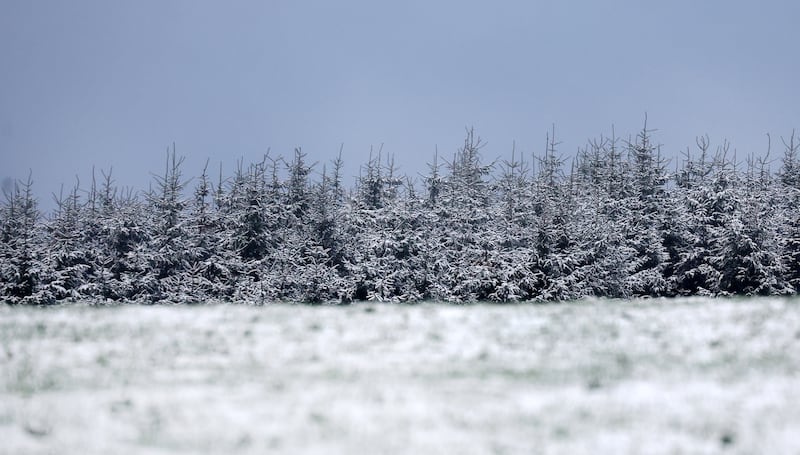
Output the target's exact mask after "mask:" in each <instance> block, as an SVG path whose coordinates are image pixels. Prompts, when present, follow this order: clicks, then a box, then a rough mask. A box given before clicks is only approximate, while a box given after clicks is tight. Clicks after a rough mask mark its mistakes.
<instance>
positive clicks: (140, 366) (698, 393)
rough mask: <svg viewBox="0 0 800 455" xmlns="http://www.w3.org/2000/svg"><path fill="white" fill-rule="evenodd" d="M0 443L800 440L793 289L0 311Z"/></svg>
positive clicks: (55, 446)
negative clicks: (710, 294)
mask: <svg viewBox="0 0 800 455" xmlns="http://www.w3.org/2000/svg"><path fill="white" fill-rule="evenodd" d="M0 340H2V351H0V453H9V454H25V453H59V454H60V453H76V454H78V453H80V454H83V453H114V454H120V453H187V454H188V453H265V452H281V453H443V454H444V453H447V454H450V453H569V454H573V453H670V454H671V453H723V452H724V453H741V454H749V453H769V454H781V453H800V376H799V375H798V373H800V301H798V300H781V299H751V300H703V299H689V300H672V301H670V300H649V301H634V302H609V301H597V302H594V301H589V302H577V303H571V304H560V305H466V306H453V305H444V304H421V305H388V304H377V305H376V304H355V305H351V306H339V307H332V306H322V307H310V306H302V305H270V306H264V307H254V306H246V305H208V306H152V307H148V306H135V305H128V306H111V307H92V306H88V305H70V306H61V307H54V308H25V307H9V306H5V305H0Z"/></svg>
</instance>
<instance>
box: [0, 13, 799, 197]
mask: <svg viewBox="0 0 800 455" xmlns="http://www.w3.org/2000/svg"><path fill="white" fill-rule="evenodd" d="M799 13H800V2H796V1H789V0H787V1H760V2H755V1H735V0H734V1H721V0H711V1H699V0H693V1H686V0H675V1H669V2H666V1H659V2H655V1H649V2H648V1H641V0H639V1H614V0H612V1H602V2H601V1H566V0H560V1H536V0H529V1H505V2H488V1H484V2H478V1H464V0H457V1H456V0H452V1H438V2H436V1H418V0H410V1H403V2H380V1H374V0H373V1H368V0H341V1H337V2H333V1H303V0H294V1H275V0H273V1H266V0H265V1H231V2H210V1H189V0H186V1H170V0H139V1H109V0H96V1H87V0H75V1H55V0H53V1H43V0H2V1H0V59H2V61H1V62H0V177H4V176H12V177H24V176H25V175H27V172H28V169H29V168H30V169H32V170H33V176H34V180H35V182H36V187H37V193H38V194H39V195H40V196H41V197H42V198H43V199H44V198H47V197H48V196H47V195H48V194H49V193H50V192H52V191H57V190H58V187H59V186H60V184H61V183H65V184H66V185H71V184H72V182H73V181H74V176H75V175H76V174H79V175H80V176H81V178H82V180H83V181H84V182H85V181H86V179H87V177H88V174H89V171H90V170H91V167H92V165H95V166H96V167H97V168H98V169H100V168H108V167H110V166H113V167H114V173H115V175H116V177H117V180H118V182H119V183H120V184H121V185H131V186H135V187H137V188H142V187H146V185H147V184H148V182H149V181H150V172H152V171H155V172H158V171H159V170H160V169H161V168H162V163H163V159H164V152H165V150H166V148H167V146H168V145H169V144H171V143H172V142H173V141H175V142H176V143H177V147H178V153H179V154H183V155H185V156H186V157H187V168H186V172H187V173H188V174H190V175H195V174H196V173H197V171H198V169H199V168H200V167H201V166H202V164H203V163H204V162H205V160H206V159H207V158H208V159H210V160H211V163H212V166H213V167H214V168H216V167H217V166H218V163H219V162H220V161H221V162H222V163H223V166H224V169H225V170H226V171H230V170H232V169H233V168H234V166H235V163H236V161H237V159H238V158H240V157H243V158H244V159H245V161H252V160H258V159H259V157H260V156H261V155H262V154H263V153H264V152H265V151H266V150H267V148H270V147H271V148H272V150H273V152H274V153H281V154H284V155H289V154H291V152H292V150H293V148H294V147H295V146H302V147H303V149H304V150H305V151H306V152H308V154H309V156H310V159H311V160H313V161H321V162H325V161H328V160H329V159H332V158H334V157H335V155H336V153H337V151H338V148H339V144H340V143H344V150H345V161H346V163H347V164H348V167H347V171H348V174H350V175H354V174H355V173H356V172H357V168H358V166H359V165H360V164H362V163H363V162H365V161H366V159H367V157H368V155H369V148H370V145H375V146H376V147H377V146H379V145H380V144H381V143H384V144H385V145H384V151H385V152H386V153H393V154H394V155H395V158H396V161H397V163H398V164H399V165H400V167H401V170H402V171H405V172H407V173H410V174H415V173H416V172H418V171H421V170H423V169H424V163H425V162H427V161H430V160H431V158H432V155H433V151H434V147H435V146H436V145H438V147H439V150H440V153H441V154H443V155H445V156H449V155H450V154H451V153H452V152H453V151H454V150H455V149H456V148H457V147H458V145H459V144H460V142H461V141H462V138H463V134H464V127H465V126H469V125H473V126H475V128H476V131H477V132H478V133H479V134H480V135H481V136H482V137H483V138H484V139H486V140H487V142H488V146H487V148H486V149H485V151H484V154H485V155H486V156H487V158H494V157H497V156H507V155H508V154H509V153H510V149H511V143H512V141H514V140H515V141H516V143H517V149H518V150H520V151H522V152H523V153H525V154H530V153H531V152H533V151H536V152H539V151H541V149H542V148H543V145H544V137H545V133H546V132H547V131H548V130H549V129H550V126H551V124H553V123H555V125H556V132H557V135H558V137H559V139H560V140H561V141H562V145H561V147H560V151H561V152H562V153H563V154H564V155H570V154H572V153H574V151H575V150H576V149H577V148H578V147H579V146H581V145H583V144H584V143H585V141H586V139H587V138H589V137H596V136H599V135H600V134H601V133H609V132H610V126H611V124H612V123H613V124H615V125H616V130H617V132H618V133H619V134H620V135H627V134H630V133H635V132H636V130H637V129H638V128H639V127H640V126H641V122H642V119H643V114H644V112H647V113H648V114H649V118H650V125H651V126H653V127H655V128H658V130H659V131H658V132H657V133H656V139H657V140H658V141H659V142H660V143H662V144H663V145H664V151H665V152H667V153H668V154H670V155H675V154H676V153H677V152H678V151H679V150H682V149H685V148H686V146H689V145H692V144H694V138H695V136H697V135H700V134H703V133H708V134H709V135H710V136H711V138H712V141H714V142H720V141H721V140H722V139H723V138H727V139H729V140H730V141H731V142H732V143H733V146H734V147H735V148H737V149H738V151H739V154H740V155H744V154H746V153H749V152H755V153H762V152H763V151H764V150H765V148H766V136H765V134H766V133H768V132H770V133H772V134H773V135H774V137H777V136H779V135H788V134H790V132H791V130H792V128H794V127H800V121H799V120H800V103H799V102H798V101H800V90H798V85H797V80H798V75H799V74H800V71H798V70H800V60H798V59H799V56H798V47H797V46H798V43H800V27H798V20H800V14H799Z"/></svg>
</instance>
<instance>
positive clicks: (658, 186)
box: [0, 122, 800, 304]
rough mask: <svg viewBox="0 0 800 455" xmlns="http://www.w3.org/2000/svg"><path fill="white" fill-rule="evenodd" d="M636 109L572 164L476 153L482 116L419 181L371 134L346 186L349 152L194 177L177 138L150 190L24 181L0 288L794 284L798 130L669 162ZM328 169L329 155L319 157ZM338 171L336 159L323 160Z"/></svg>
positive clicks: (486, 293) (677, 291)
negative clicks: (372, 142)
mask: <svg viewBox="0 0 800 455" xmlns="http://www.w3.org/2000/svg"><path fill="white" fill-rule="evenodd" d="M653 132H654V130H650V129H648V127H647V124H646V122H645V125H644V127H643V128H642V130H641V131H640V132H639V133H638V134H637V135H636V136H635V137H634V138H633V139H630V140H629V141H621V140H620V139H619V138H617V137H616V135H615V133H614V132H613V131H612V134H611V136H610V137H601V138H599V139H596V140H591V141H589V143H588V144H587V146H586V147H585V148H583V149H582V150H580V151H579V153H578V154H577V155H576V156H575V157H574V159H573V160H572V161H571V166H570V167H569V169H567V165H566V164H567V163H568V162H569V161H567V159H565V158H564V157H562V156H561V155H560V154H559V153H558V150H557V148H558V145H559V143H558V142H557V141H556V139H555V131H552V132H549V133H548V134H547V137H546V139H547V140H546V144H545V147H544V150H543V153H542V154H541V156H534V157H532V159H526V158H525V157H522V156H521V155H520V154H518V153H517V151H516V148H515V147H512V151H511V154H510V155H511V156H510V157H509V158H506V159H500V160H497V161H494V162H487V161H486V160H485V158H484V156H483V155H484V153H485V143H484V142H483V141H482V140H481V139H480V138H479V137H478V136H477V135H476V134H475V132H474V131H473V130H472V129H468V130H467V131H466V135H465V139H464V143H463V145H462V146H461V147H460V148H458V149H457V150H456V152H455V154H454V155H453V157H452V159H451V160H442V159H441V158H440V157H439V155H438V152H437V154H436V155H435V156H434V159H433V164H431V165H430V169H429V172H428V173H427V175H424V176H422V177H421V179H420V180H419V181H418V182H417V181H415V180H414V179H410V178H408V177H406V176H402V175H400V174H399V173H398V171H397V168H396V167H395V165H394V160H393V159H392V158H391V157H389V158H388V159H387V158H386V157H385V156H383V154H382V153H381V151H380V150H379V151H378V153H376V154H371V155H370V158H369V160H368V162H367V163H366V164H365V165H364V166H363V168H362V171H361V175H360V176H359V177H358V179H357V181H356V182H355V187H354V188H353V189H352V190H350V191H348V190H347V189H346V188H345V184H344V183H343V181H342V168H343V163H342V159H341V152H340V154H339V156H338V157H337V159H336V160H334V161H333V162H332V163H329V164H330V165H331V166H330V168H329V167H328V166H327V165H322V166H317V165H316V164H309V163H308V162H307V155H306V154H305V153H304V152H303V151H302V150H301V149H299V148H298V149H296V150H295V151H294V154H293V155H292V157H291V159H290V160H287V161H284V160H283V159H282V158H274V157H271V156H270V155H269V154H267V155H266V156H265V157H264V159H263V160H262V161H260V162H258V163H253V164H249V165H244V164H243V163H241V162H240V163H239V164H238V166H237V168H236V170H235V172H234V174H233V175H232V176H231V177H230V178H225V177H224V176H223V174H222V171H221V170H220V175H219V179H218V180H217V181H216V182H212V179H211V178H210V176H209V175H208V172H207V171H208V166H206V168H204V170H203V172H202V174H201V175H200V176H199V177H198V178H197V179H195V180H193V183H192V184H191V186H190V182H192V181H191V180H188V179H184V177H183V172H182V166H183V161H184V160H183V158H182V157H180V156H177V155H176V152H175V148H174V145H173V148H172V150H168V152H167V162H166V168H165V169H164V173H163V174H161V175H158V176H156V177H154V180H153V185H152V186H151V189H150V190H149V191H147V192H146V193H144V194H143V197H140V196H138V195H136V194H134V193H132V192H131V191H130V190H127V191H126V190H121V189H119V188H117V187H116V185H115V183H114V180H113V179H112V177H111V171H108V172H102V173H101V175H102V179H101V181H100V183H99V184H98V183H97V182H96V181H95V179H94V177H93V178H92V182H91V184H90V186H89V188H88V189H82V188H81V187H80V184H79V182H78V183H76V185H75V186H74V187H73V188H72V189H70V190H69V191H68V192H67V194H66V195H64V194H63V193H62V194H61V195H59V196H58V197H56V198H55V202H56V209H55V210H54V212H53V213H51V214H49V216H47V217H42V216H41V214H40V213H39V210H38V208H37V201H36V200H35V198H34V197H33V192H32V187H33V182H32V180H31V178H30V177H29V178H28V179H26V180H24V181H19V182H17V183H16V184H15V185H14V186H13V188H12V189H11V190H10V191H7V192H6V193H5V194H4V200H3V203H2V206H0V300H3V301H6V302H9V303H15V304H16V303H29V304H49V303H55V302H59V301H76V300H84V299H89V300H97V301H105V300H112V301H136V302H147V303H155V302H174V303H191V302H204V301H208V300H223V301H239V300H245V301H250V302H270V301H281V300H286V301H305V302H317V303H320V302H350V301H353V300H376V301H389V302H406V301H419V300H424V299H436V300H443V301H450V302H467V301H476V300H486V301H496V302H515V301H559V300H567V299H575V298H580V297H584V296H601V297H615V298H628V297H638V296H653V297H657V296H677V295H783V294H794V293H797V291H798V289H800V208H798V207H800V161H799V160H800V158H799V157H798V151H799V149H800V146H798V143H800V141H798V140H797V138H796V136H795V134H794V133H792V136H790V137H789V139H787V140H783V146H784V156H783V157H782V160H781V162H780V169H777V170H776V171H777V172H771V170H770V169H769V165H770V162H769V161H768V156H766V157H763V158H761V159H754V158H751V159H748V160H747V164H746V166H743V165H742V164H741V163H739V162H737V161H736V158H735V156H732V153H730V146H729V145H728V144H727V143H723V144H721V145H720V146H719V147H717V148H716V151H712V150H713V149H712V147H711V142H710V140H709V139H708V138H707V137H700V138H698V140H697V144H696V150H694V151H693V150H687V151H686V152H685V153H684V157H683V159H681V160H680V162H678V163H676V164H677V166H676V167H675V170H674V172H672V173H670V172H668V170H667V169H668V165H669V163H668V162H667V161H666V160H664V158H663V155H662V153H661V148H660V147H659V146H658V145H657V144H656V143H655V142H654V141H653V136H652V135H653ZM320 167H321V169H320ZM329 169H330V170H329Z"/></svg>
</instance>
